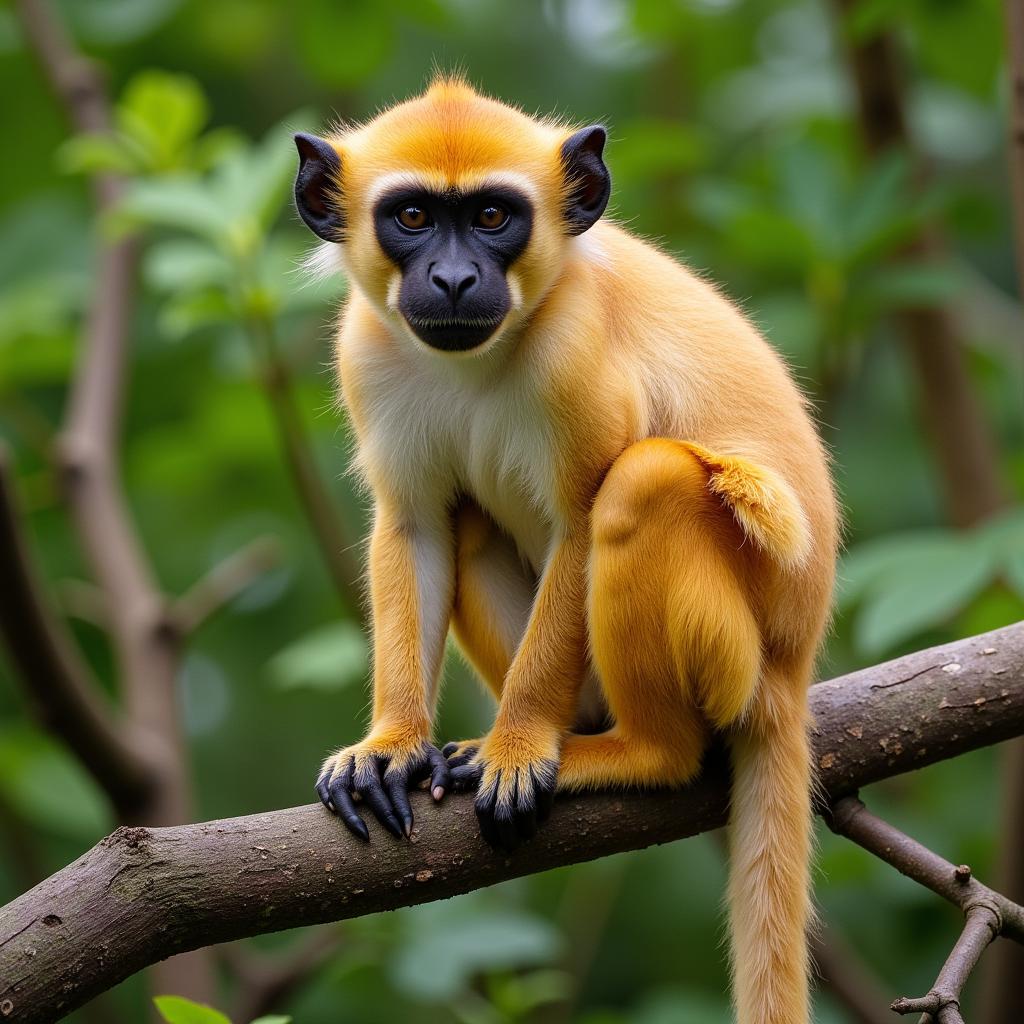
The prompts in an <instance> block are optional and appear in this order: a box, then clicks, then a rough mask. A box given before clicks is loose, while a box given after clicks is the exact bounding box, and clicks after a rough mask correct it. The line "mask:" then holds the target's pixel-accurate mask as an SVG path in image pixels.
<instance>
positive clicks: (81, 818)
mask: <svg viewBox="0 0 1024 1024" xmlns="http://www.w3.org/2000/svg"><path fill="white" fill-rule="evenodd" d="M0 795H2V797H3V799H4V802H5V803H7V804H8V805H9V806H11V807H12V808H13V809H14V810H15V812H16V813H17V815H18V817H20V818H22V819H24V820H25V821H26V822H29V823H31V824H32V825H33V826H34V827H35V828H36V829H38V830H39V831H40V832H43V833H49V834H52V835H58V836H67V837H69V838H71V839H74V840H75V841H76V842H81V841H83V840H84V841H86V842H95V841H96V839H97V838H99V837H100V836H102V835H103V834H104V832H106V831H108V830H109V829H110V826H111V817H110V811H109V809H108V805H107V802H106V800H105V799H104V797H103V794H102V793H101V792H100V791H99V789H98V788H97V786H96V784H95V782H93V780H92V778H91V777H90V776H88V775H87V774H86V773H85V771H84V770H83V769H82V768H81V767H80V766H79V764H78V762H77V761H76V760H74V759H73V758H72V757H71V755H70V754H69V753H68V752H67V750H66V749H65V748H64V747H62V746H60V745H59V744H57V743H56V742H54V741H53V740H52V739H50V737H49V736H46V735H45V734H43V733H41V732H39V731H38V730H36V729H34V728H32V727H29V726H17V725H12V726H9V727H6V728H4V729H3V731H0Z"/></svg>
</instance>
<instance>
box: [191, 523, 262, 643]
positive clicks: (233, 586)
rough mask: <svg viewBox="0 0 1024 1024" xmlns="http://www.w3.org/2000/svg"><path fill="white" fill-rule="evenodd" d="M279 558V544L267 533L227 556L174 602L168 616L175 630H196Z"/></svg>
mask: <svg viewBox="0 0 1024 1024" xmlns="http://www.w3.org/2000/svg"><path fill="white" fill-rule="evenodd" d="M280 560H281V545H280V544H279V543H278V541H277V540H276V538H274V537H270V536H265V537H257V538H256V539H255V540H252V541H250V542H249V543H248V544H246V545H244V546H243V547H241V548H239V549H238V550H237V551H235V552H234V553H233V554H231V555H228V557H227V558H225V559H224V560H223V561H222V562H218V563H217V565H215V566H214V567H213V568H212V569H211V570H210V571H209V572H208V573H207V574H206V575H205V576H203V577H202V578H201V579H198V580H196V582H195V583H194V584H192V586H191V587H189V589H188V590H187V591H186V592H185V593H184V594H182V595H181V597H179V598H178V600H177V601H175V602H174V605H173V606H172V609H171V615H172V616H173V618H174V621H175V622H176V623H177V626H178V629H179V630H180V631H181V632H182V633H184V634H186V635H187V634H189V633H193V632H195V630H197V629H198V628H199V627H200V626H202V625H203V623H205V622H206V621H207V619H209V618H211V617H212V616H213V615H215V614H216V613H217V612H218V611H220V609H221V608H223V607H224V605H226V604H227V603H228V602H229V601H231V600H232V599H233V598H235V597H237V596H238V595H239V594H240V593H241V592H242V591H243V590H245V588H246V587H248V586H249V584H250V583H252V582H253V581H254V580H256V579H257V578H258V577H260V576H262V575H263V574H264V573H265V572H268V571H269V570H270V569H272V568H274V566H275V565H277V564H278V562H280Z"/></svg>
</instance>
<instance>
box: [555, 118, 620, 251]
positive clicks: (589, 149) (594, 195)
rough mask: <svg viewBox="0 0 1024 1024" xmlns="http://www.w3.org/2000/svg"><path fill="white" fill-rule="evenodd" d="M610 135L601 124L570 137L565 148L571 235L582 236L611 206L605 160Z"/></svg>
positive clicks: (609, 179) (563, 154) (568, 224)
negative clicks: (603, 155)
mask: <svg viewBox="0 0 1024 1024" xmlns="http://www.w3.org/2000/svg"><path fill="white" fill-rule="evenodd" d="M607 138H608V133H607V132H606V131H605V129H604V128H602V127H601V125H599V124H595V125H591V126H590V127H589V128H583V129H581V130H580V131H578V132H576V134H575V135H570V136H569V138H568V139H566V140H565V142H564V143H563V144H562V167H563V168H564V171H565V179H566V182H567V183H568V185H569V202H568V205H567V206H566V210H565V223H566V227H567V229H568V231H569V234H570V235H582V234H583V232H584V231H586V230H587V228H590V227H593V226H594V224H596V223H597V221H598V219H599V218H600V216H601V214H602V213H604V209H605V207H606V206H607V205H608V197H609V196H610V195H611V191H612V178H611V175H610V174H609V173H608V168H607V167H605V165H604V160H602V159H601V154H602V153H603V152H604V144H605V141H606V140H607Z"/></svg>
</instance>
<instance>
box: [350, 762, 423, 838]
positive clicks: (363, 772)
mask: <svg viewBox="0 0 1024 1024" xmlns="http://www.w3.org/2000/svg"><path fill="white" fill-rule="evenodd" d="M352 781H353V783H354V785H355V788H356V789H357V790H358V791H359V795H360V796H361V797H362V798H363V800H365V801H366V804H367V806H368V807H369V808H370V810H372V811H373V813H374V814H375V815H376V816H377V820H378V821H379V822H380V823H381V824H382V825H383V826H384V827H385V828H386V829H387V830H388V831H389V832H390V833H391V834H392V835H393V836H394V837H395V838H396V839H401V838H402V826H401V825H399V824H398V818H397V817H396V815H395V812H394V809H393V808H392V806H391V800H390V798H389V796H388V794H387V793H385V791H384V785H383V783H382V782H381V779H380V766H379V764H378V759H377V758H376V757H367V758H365V759H364V761H363V763H362V764H361V765H360V767H359V771H358V772H357V774H356V776H355V778H354V779H353V780H352ZM411 813H412V812H410V815H411Z"/></svg>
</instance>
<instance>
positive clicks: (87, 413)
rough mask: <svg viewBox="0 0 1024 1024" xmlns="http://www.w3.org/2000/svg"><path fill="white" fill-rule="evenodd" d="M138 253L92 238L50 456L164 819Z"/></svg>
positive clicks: (101, 109) (169, 621) (168, 726)
mask: <svg viewBox="0 0 1024 1024" xmlns="http://www.w3.org/2000/svg"><path fill="white" fill-rule="evenodd" d="M17 10H18V13H19V15H20V18H21V22H22V25H23V26H24V29H25V34H26V37H27V39H28V42H29V45H30V48H31V50H32V51H33V52H34V54H35V56H36V58H37V59H38V61H39V64H40V66H41V68H42V71H43V73H44V75H45V77H46V78H47V80H48V81H49V83H50V85H51V87H52V89H53V91H54V92H55V93H56V95H57V97H58V98H59V99H60V101H61V102H62V103H63V105H64V108H65V110H66V112H67V115H68V118H69V120H70V121H71V122H72V124H73V125H74V127H75V128H76V129H77V130H78V131H80V132H91V133H104V132H107V131H109V130H110V126H111V121H112V117H111V109H110V102H109V99H108V97H107V94H106V89H105V88H104V83H103V81H102V79H101V77H100V75H99V73H98V72H97V71H96V69H95V67H94V65H92V64H91V63H90V62H89V61H88V60H87V59H86V58H84V57H83V56H82V55H81V54H80V53H79V52H78V51H77V50H76V49H75V48H74V46H73V45H72V42H71V40H70V39H69V37H68V36H67V34H66V33H65V31H64V29H63V26H62V25H61V23H60V21H59V19H57V18H56V17H54V16H53V13H52V11H51V9H50V7H49V5H48V4H47V2H46V0H18V3H17ZM123 188H124V182H123V181H122V179H121V178H120V177H119V176H117V175H114V174H100V175H97V176H96V178H95V179H94V191H95V207H96V212H97V214H98V215H99V216H102V215H103V214H104V213H106V212H107V211H109V210H110V209H111V208H112V207H113V206H114V205H115V204H116V203H117V202H118V200H119V198H120V196H121V193H122V191H123ZM137 262H138V245H137V242H136V241H135V240H134V239H132V238H124V239H121V240H118V241H110V240H107V239H103V238H101V239H100V240H99V242H98V244H97V255H96V263H97V267H98V270H97V278H96V282H95V286H94V291H93V300H92V303H91V306H90V309H89V316H88V322H87V324H86V329H85V336H84V340H83V347H82V352H81V354H80V356H79V361H78V366H77V368H76V370H75V374H74V377H73V380H72V384H71V395H70V399H69V405H68V411H67V414H66V418H65V423H64V429H63V433H62V435H61V437H60V438H59V439H58V442H57V445H56V457H57V461H58V465H59V470H60V475H61V482H62V484H63V487H64V492H65V495H66V498H67V502H68V505H69V509H70V512H71V517H72V520H73V522H74V525H75V529H76V531H77V533H78V536H79V539H80V541H81V544H82V547H83V549H84V551H85V555H86V558H87V559H88V561H89V563H90V565H91V567H92V572H93V575H94V577H95V579H96V582H97V583H98V584H99V586H100V588H101V589H102V591H103V592H104V597H105V599H106V603H107V608H108V610H109V613H110V614H109V617H110V633H111V638H112V641H113V646H114V651H115V655H116V661H117V666H118V682H119V684H120V687H121V691H122V693H123V695H124V707H125V713H126V716H127V719H128V721H129V722H130V723H131V726H132V729H133V730H135V731H137V732H138V733H139V734H142V733H144V734H146V749H147V753H148V754H149V756H150V757H151V759H152V760H153V761H154V762H155V763H158V764H159V780H158V785H156V786H154V787H153V788H152V790H151V791H150V794H149V799H148V800H147V801H146V803H145V804H144V805H143V806H141V807H140V808H138V811H137V815H135V816H133V817H128V818H126V819H123V820H128V821H145V822H147V823H154V824H167V823H171V822H179V821H187V820H188V818H189V817H190V813H191V812H190V802H191V801H190V797H191V794H190V785H189V778H188V770H187V760H186V757H185V751H184V743H183V739H182V735H181V722H180V719H179V715H178V708H177V703H176V693H175V685H174V684H175V678H176V675H177V671H178V667H179V662H180V657H181V649H182V636H181V633H180V631H179V630H178V629H177V628H176V624H175V622H174V619H173V617H172V615H171V614H170V608H169V601H168V600H167V598H166V596H165V595H164V594H163V593H162V592H161V590H160V589H159V587H158V586H157V583H156V578H155V574H154V572H153V569H152V567H151V565H150V564H149V561H148V558H147V556H146V553H145V551H144V548H143V546H142V544H141V542H140V540H139V537H138V533H137V530H136V527H135V522H134V520H133V517H132V514H131V510H130V508H129V505H128V500H127V497H126V496H125V493H124V489H123V486H122V482H121V478H120V467H119V457H118V447H119V440H120V431H121V413H122V405H123V400H124V392H125V379H126V376H127V371H128V350H129V327H130V324H131V318H132V309H133V304H134V297H135V294H134V293H135V287H134V285H135V275H136V269H137ZM190 961H191V962H190ZM190 961H188V960H186V961H174V962H172V963H170V964H167V965H166V966H161V968H160V976H159V978H158V979H157V983H158V984H159V985H160V986H161V987H167V988H168V989H170V990H172V991H177V992H179V993H181V994H187V995H190V996H193V997H194V998H199V999H207V1000H208V999H209V998H210V995H209V994H210V993H211V992H212V989H213V977H212V971H211V969H210V963H209V961H208V958H207V957H204V956H201V955H200V956H197V957H192V958H190ZM0 1014H2V1007H0Z"/></svg>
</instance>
